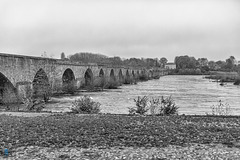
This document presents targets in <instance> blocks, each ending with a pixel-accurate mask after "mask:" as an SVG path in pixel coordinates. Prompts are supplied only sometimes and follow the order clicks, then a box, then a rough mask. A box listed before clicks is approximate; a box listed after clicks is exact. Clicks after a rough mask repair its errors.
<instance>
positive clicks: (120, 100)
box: [71, 75, 240, 115]
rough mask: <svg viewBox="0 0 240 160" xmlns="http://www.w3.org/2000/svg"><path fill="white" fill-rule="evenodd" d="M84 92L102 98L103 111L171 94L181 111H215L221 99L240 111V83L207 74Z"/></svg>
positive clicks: (115, 110) (122, 111) (118, 110)
mask: <svg viewBox="0 0 240 160" xmlns="http://www.w3.org/2000/svg"><path fill="white" fill-rule="evenodd" d="M81 94H82V95H89V96H91V97H92V98H93V100H94V101H97V102H100V103H101V112H103V113H114V114H128V107H134V106H135V103H134V99H136V98H137V97H138V96H148V97H161V96H164V97H166V96H171V97H172V98H173V100H174V102H175V103H176V105H177V106H178V107H179V114H199V115H205V114H206V113H210V114H211V113H212V111H211V106H213V105H215V106H216V105H217V104H219V100H221V101H222V102H223V103H224V104H225V103H227V104H229V106H230V108H231V110H230V111H231V114H232V115H240V86H234V85H233V84H232V83H227V84H226V85H224V86H220V85H219V83H216V82H211V80H209V79H204V76H192V75H191V76H185V75H184V76H182V75H176V76H175V75H174V76H172V75H169V76H164V77H161V78H160V79H158V80H150V81H147V82H139V83H138V84H137V85H123V86H121V87H120V88H119V89H113V90H107V91H104V92H90V93H89V92H88V93H87V92H86V93H81ZM75 98H77V97H71V99H72V100H74V99H75Z"/></svg>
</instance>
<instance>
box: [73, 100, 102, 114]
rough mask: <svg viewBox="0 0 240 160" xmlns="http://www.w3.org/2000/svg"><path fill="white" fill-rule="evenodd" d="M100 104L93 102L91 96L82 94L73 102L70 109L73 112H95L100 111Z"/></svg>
mask: <svg viewBox="0 0 240 160" xmlns="http://www.w3.org/2000/svg"><path fill="white" fill-rule="evenodd" d="M100 105H101V104H100V103H99V102H94V101H93V100H92V98H91V97H89V96H84V97H82V98H79V99H76V100H75V101H74V102H73V104H72V108H71V110H72V112H73V113H81V114H97V113H99V112H100Z"/></svg>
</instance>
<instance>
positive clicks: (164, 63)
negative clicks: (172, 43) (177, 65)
mask: <svg viewBox="0 0 240 160" xmlns="http://www.w3.org/2000/svg"><path fill="white" fill-rule="evenodd" d="M167 62H168V60H167V58H165V57H162V58H161V59H160V64H161V66H163V68H164V67H165V65H166V63H167Z"/></svg>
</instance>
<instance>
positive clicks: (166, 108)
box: [159, 96, 178, 115]
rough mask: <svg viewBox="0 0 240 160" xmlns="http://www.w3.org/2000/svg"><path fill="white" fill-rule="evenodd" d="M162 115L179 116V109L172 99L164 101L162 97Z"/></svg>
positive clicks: (168, 98)
mask: <svg viewBox="0 0 240 160" xmlns="http://www.w3.org/2000/svg"><path fill="white" fill-rule="evenodd" d="M159 114H160V115H174V114H178V107H177V106H176V104H175V102H174V101H173V99H172V97H171V96H170V97H167V98H165V99H164V97H163V96H162V99H161V108H160V113H159Z"/></svg>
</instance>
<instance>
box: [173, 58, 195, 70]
mask: <svg viewBox="0 0 240 160" xmlns="http://www.w3.org/2000/svg"><path fill="white" fill-rule="evenodd" d="M175 64H176V66H177V69H195V68H196V67H197V64H198V62H197V60H196V59H195V58H194V57H189V56H187V55H185V56H177V57H175Z"/></svg>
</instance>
